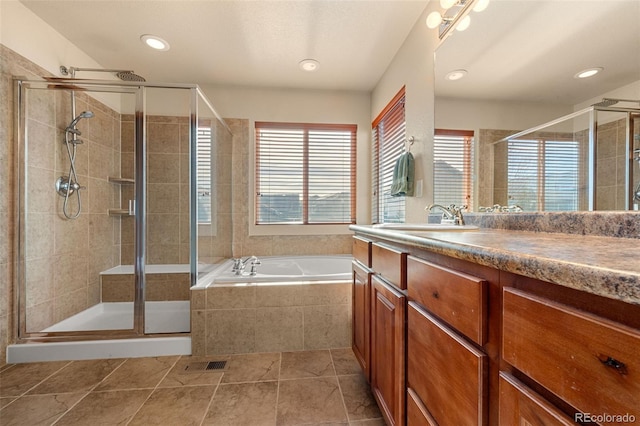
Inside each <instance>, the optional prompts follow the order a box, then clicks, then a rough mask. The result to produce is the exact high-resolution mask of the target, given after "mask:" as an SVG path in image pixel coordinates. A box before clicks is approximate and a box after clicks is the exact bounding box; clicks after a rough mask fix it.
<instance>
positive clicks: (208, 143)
mask: <svg viewBox="0 0 640 426" xmlns="http://www.w3.org/2000/svg"><path fill="white" fill-rule="evenodd" d="M213 146H214V141H213V139H212V135H211V127H210V126H209V127H198V146H197V150H198V155H197V177H196V179H197V187H198V224H200V225H209V224H211V222H212V216H211V206H212V188H213V184H214V183H213V181H214V175H213V174H212V164H213V162H214V157H215V150H214V149H213Z"/></svg>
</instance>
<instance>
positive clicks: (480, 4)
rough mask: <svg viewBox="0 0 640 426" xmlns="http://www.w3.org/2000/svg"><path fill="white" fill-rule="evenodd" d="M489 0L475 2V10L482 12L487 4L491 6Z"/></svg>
mask: <svg viewBox="0 0 640 426" xmlns="http://www.w3.org/2000/svg"><path fill="white" fill-rule="evenodd" d="M489 1H490V0H478V2H477V3H476V4H475V6H473V11H474V12H482V11H483V10H485V9H486V8H487V6H489Z"/></svg>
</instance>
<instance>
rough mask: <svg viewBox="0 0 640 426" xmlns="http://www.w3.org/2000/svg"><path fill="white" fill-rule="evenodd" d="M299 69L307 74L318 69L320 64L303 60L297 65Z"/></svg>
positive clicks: (313, 60) (311, 60)
mask: <svg viewBox="0 0 640 426" xmlns="http://www.w3.org/2000/svg"><path fill="white" fill-rule="evenodd" d="M298 65H299V66H300V69H301V70H303V71H307V72H314V71H317V70H318V68H320V62H318V61H316V60H315V59H303V60H302V61H300V62H299V63H298Z"/></svg>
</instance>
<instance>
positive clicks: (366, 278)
mask: <svg viewBox="0 0 640 426" xmlns="http://www.w3.org/2000/svg"><path fill="white" fill-rule="evenodd" d="M370 297H371V272H370V271H369V270H368V269H365V268H363V267H362V265H361V264H360V263H359V262H355V261H354V262H353V291H352V303H353V307H352V316H353V322H352V325H351V330H352V339H351V345H352V348H353V353H354V354H355V356H356V359H357V360H358V363H360V367H362V371H363V372H364V375H365V377H366V378H367V381H370V380H371V371H370V357H369V352H370V349H369V347H370V321H371V319H370V318H371V316H370V314H369V310H370V309H371V299H370Z"/></svg>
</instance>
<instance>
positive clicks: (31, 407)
mask: <svg viewBox="0 0 640 426" xmlns="http://www.w3.org/2000/svg"><path fill="white" fill-rule="evenodd" d="M212 359H215V360H222V359H224V360H227V368H226V369H225V370H224V371H215V370H212V371H206V372H202V371H195V372H194V371H188V370H185V368H186V367H187V366H188V365H190V364H191V363H193V362H201V361H204V360H212ZM0 424H1V425H2V426H9V425H19V426H35V425H56V426H62V425H64V426H67V425H90V426H97V425H109V426H110V425H129V426H134V425H135V426H137V425H144V426H148V425H163V426H182V425H221V426H234V425H238V426H262V425H264V426H275V425H277V426H280V425H283V426H284V425H335V426H338V425H339V426H347V425H349V426H351V425H353V426H355V425H358V426H384V421H383V420H382V418H381V414H380V411H379V410H378V407H377V405H376V403H375V401H374V399H373V397H372V396H371V392H370V390H369V386H368V385H367V383H366V381H365V380H364V376H363V375H362V373H361V371H360V367H359V366H358V364H357V362H356V360H355V357H354V356H353V352H351V349H332V350H317V351H305V352H282V353H280V352H278V353H262V354H247V355H229V356H218V357H206V358H199V357H191V356H183V357H178V356H175V357H158V358H129V359H108V360H91V361H59V362H46V363H33V364H15V365H6V366H4V367H2V369H0Z"/></svg>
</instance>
